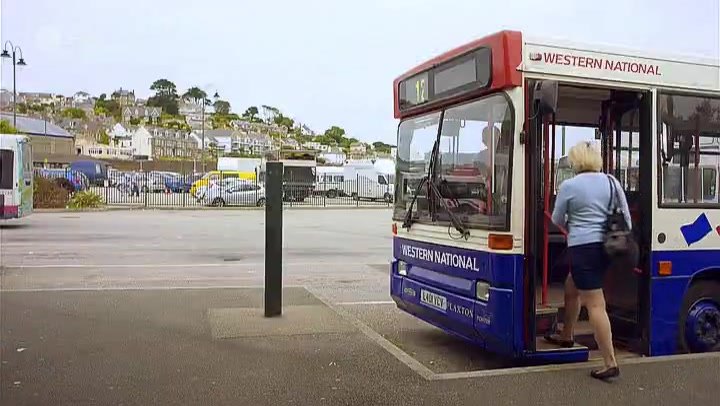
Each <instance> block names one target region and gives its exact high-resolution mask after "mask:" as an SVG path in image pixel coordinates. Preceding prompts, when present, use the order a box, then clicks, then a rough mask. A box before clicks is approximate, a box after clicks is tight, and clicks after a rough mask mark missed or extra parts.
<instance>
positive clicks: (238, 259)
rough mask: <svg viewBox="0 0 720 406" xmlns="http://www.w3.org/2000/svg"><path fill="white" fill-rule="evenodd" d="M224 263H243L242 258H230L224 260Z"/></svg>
mask: <svg viewBox="0 0 720 406" xmlns="http://www.w3.org/2000/svg"><path fill="white" fill-rule="evenodd" d="M223 261H225V262H238V261H242V258H241V257H229V258H223Z"/></svg>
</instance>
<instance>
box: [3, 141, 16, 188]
mask: <svg viewBox="0 0 720 406" xmlns="http://www.w3.org/2000/svg"><path fill="white" fill-rule="evenodd" d="M14 158H15V154H14V153H13V151H12V150H9V149H0V189H13V161H14Z"/></svg>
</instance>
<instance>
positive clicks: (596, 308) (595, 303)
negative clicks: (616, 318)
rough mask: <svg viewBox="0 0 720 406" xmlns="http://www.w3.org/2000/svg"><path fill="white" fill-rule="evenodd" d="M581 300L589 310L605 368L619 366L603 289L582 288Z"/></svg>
mask: <svg viewBox="0 0 720 406" xmlns="http://www.w3.org/2000/svg"><path fill="white" fill-rule="evenodd" d="M579 292H580V302H581V303H582V305H583V306H585V308H587V310H588V317H589V318H590V325H592V328H593V332H594V333H595V341H596V342H597V344H598V348H599V349H600V353H601V354H602V357H603V361H604V362H605V368H612V367H616V366H617V361H616V360H615V349H614V348H613V343H612V331H611V329H610V319H609V318H608V314H607V310H606V308H605V296H604V295H603V291H602V289H593V290H581V291H579Z"/></svg>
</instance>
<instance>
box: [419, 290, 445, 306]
mask: <svg viewBox="0 0 720 406" xmlns="http://www.w3.org/2000/svg"><path fill="white" fill-rule="evenodd" d="M420 301H421V302H423V303H425V304H427V305H429V306H432V307H434V308H436V309H440V310H442V311H445V310H447V299H445V297H444V296H440V295H437V294H435V293H432V292H428V291H427V290H425V289H420Z"/></svg>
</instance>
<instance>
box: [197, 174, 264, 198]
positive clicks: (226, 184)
mask: <svg viewBox="0 0 720 406" xmlns="http://www.w3.org/2000/svg"><path fill="white" fill-rule="evenodd" d="M245 183H250V184H253V183H254V182H250V181H247V180H242V179H238V178H227V179H223V180H221V181H211V182H210V183H209V185H204V186H200V187H198V188H197V189H195V193H194V194H193V190H192V188H191V189H190V193H191V194H192V195H193V196H195V198H197V199H198V201H201V200H202V199H203V198H204V197H205V195H206V194H207V192H208V190H209V189H211V188H214V187H219V188H223V189H226V188H230V187H234V186H238V185H240V184H245ZM195 184H197V182H196V183H195Z"/></svg>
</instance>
